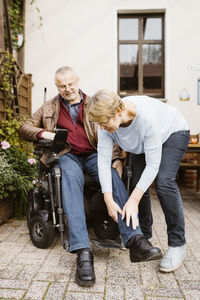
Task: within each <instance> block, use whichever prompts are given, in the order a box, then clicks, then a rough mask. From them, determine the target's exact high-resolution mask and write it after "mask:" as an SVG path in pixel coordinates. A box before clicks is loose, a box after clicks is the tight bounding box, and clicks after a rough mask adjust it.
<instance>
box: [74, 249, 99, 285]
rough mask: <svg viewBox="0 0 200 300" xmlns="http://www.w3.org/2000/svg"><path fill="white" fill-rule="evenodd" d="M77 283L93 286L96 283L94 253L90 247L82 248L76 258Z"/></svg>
mask: <svg viewBox="0 0 200 300" xmlns="http://www.w3.org/2000/svg"><path fill="white" fill-rule="evenodd" d="M76 264H77V268H76V275H75V278H76V283H77V284H78V285H81V286H92V285H94V284H95V274H94V266H93V254H92V252H91V251H90V250H89V249H80V250H78V252H77V259H76Z"/></svg>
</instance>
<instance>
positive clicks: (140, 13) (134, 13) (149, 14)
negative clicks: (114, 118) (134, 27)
mask: <svg viewBox="0 0 200 300" xmlns="http://www.w3.org/2000/svg"><path fill="white" fill-rule="evenodd" d="M134 17H135V18H138V40H120V39H119V23H120V19H127V18H134ZM158 17H159V18H161V19H162V28H161V30H162V39H161V40H144V38H143V20H144V18H158ZM126 44H129V45H130V44H131V45H134V44H135V45H138V56H139V58H138V91H137V92H123V91H120V60H119V59H120V58H119V52H120V51H119V49H120V45H126ZM143 44H160V45H161V46H162V81H161V93H145V95H148V96H151V97H155V98H164V97H165V10H164V9H163V10H120V11H118V12H117V91H118V94H119V95H120V96H122V97H124V96H131V95H144V92H143V65H142V46H143Z"/></svg>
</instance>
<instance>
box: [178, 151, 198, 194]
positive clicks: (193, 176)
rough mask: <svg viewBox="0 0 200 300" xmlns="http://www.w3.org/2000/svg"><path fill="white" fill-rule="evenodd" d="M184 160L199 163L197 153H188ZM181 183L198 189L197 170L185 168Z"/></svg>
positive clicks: (188, 187)
mask: <svg viewBox="0 0 200 300" xmlns="http://www.w3.org/2000/svg"><path fill="white" fill-rule="evenodd" d="M183 162H188V163H194V164H195V163H197V153H186V155H185V156H184V158H183ZM179 183H180V185H182V186H184V187H185V188H187V189H192V190H196V184H197V170H184V171H183V173H182V174H181V180H180V182H179Z"/></svg>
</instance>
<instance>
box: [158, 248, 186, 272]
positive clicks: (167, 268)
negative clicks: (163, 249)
mask: <svg viewBox="0 0 200 300" xmlns="http://www.w3.org/2000/svg"><path fill="white" fill-rule="evenodd" d="M185 254H186V250H185V245H183V246H180V247H169V248H168V250H167V253H166V254H165V255H164V256H163V258H162V259H161V261H160V268H159V269H160V271H162V272H172V271H175V270H176V269H178V268H179V267H180V266H181V265H182V263H183V260H184V257H185Z"/></svg>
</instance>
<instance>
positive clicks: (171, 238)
mask: <svg viewBox="0 0 200 300" xmlns="http://www.w3.org/2000/svg"><path fill="white" fill-rule="evenodd" d="M189 137H190V133H189V131H185V130H184V131H178V132H175V133H173V134H171V135H170V137H169V138H168V139H167V140H166V142H165V143H164V144H163V147H162V158H161V163H160V168H159V172H158V174H157V177H156V178H155V189H156V193H157V196H158V199H159V201H160V204H161V207H162V210H163V213H164V216H165V220H166V224H167V234H168V245H169V246H171V247H177V246H181V245H184V244H185V242H186V240H185V221H184V213H183V206H182V199H181V195H180V192H179V189H178V186H177V183H176V174H177V171H178V169H179V166H180V163H181V160H182V159H183V156H184V154H185V152H186V150H187V146H188V142H189ZM144 168H145V155H144V154H139V155H136V154H132V172H133V179H132V189H133V188H134V187H135V186H136V184H137V182H138V180H139V178H140V176H141V174H142V172H143V170H144ZM139 220H140V226H141V229H142V232H143V234H144V236H145V237H146V238H150V237H151V236H152V228H151V227H152V223H153V218H152V213H151V203H150V195H149V190H147V191H146V192H145V194H144V195H143V197H142V199H141V201H140V204H139Z"/></svg>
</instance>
